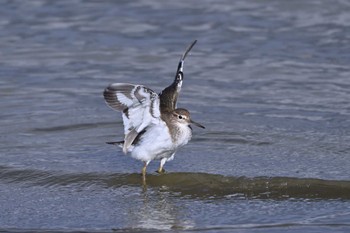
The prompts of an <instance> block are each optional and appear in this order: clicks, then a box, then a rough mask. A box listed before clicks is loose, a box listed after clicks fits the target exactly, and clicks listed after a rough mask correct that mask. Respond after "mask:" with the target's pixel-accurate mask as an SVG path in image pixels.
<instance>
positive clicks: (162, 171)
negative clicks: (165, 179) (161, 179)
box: [157, 158, 167, 174]
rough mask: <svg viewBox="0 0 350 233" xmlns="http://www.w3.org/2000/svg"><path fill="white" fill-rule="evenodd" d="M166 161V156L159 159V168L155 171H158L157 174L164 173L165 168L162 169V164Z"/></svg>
mask: <svg viewBox="0 0 350 233" xmlns="http://www.w3.org/2000/svg"><path fill="white" fill-rule="evenodd" d="M166 161H167V158H162V160H160V165H159V168H158V170H157V172H158V173H159V174H163V173H165V170H164V168H163V166H164V164H165V162H166Z"/></svg>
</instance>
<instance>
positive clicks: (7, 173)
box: [0, 166, 350, 200]
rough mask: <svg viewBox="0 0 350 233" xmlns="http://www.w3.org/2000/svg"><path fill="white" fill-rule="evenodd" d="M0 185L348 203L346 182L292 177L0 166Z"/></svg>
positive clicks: (349, 190)
mask: <svg viewBox="0 0 350 233" xmlns="http://www.w3.org/2000/svg"><path fill="white" fill-rule="evenodd" d="M0 182H2V183H16V184H22V185H24V186H44V187H48V188H67V187H68V188H85V187H89V188H95V189H103V188H119V187H122V186H133V187H145V186H146V187H149V188H159V189H160V190H165V191H170V192H174V193H177V194H179V195H180V196H184V197H189V198H191V197H200V198H229V197H236V198H240V197H243V198H261V199H265V198H274V199H292V198H307V199H344V200H349V199H350V181H345V180H323V179H315V178H295V177H253V178H250V177H234V176H223V175H216V174H207V173H186V172H184V173H176V172H175V173H168V174H162V175H158V174H148V175H147V182H146V184H143V182H142V179H141V176H140V174H136V173H131V174H129V173H60V172H52V171H40V170H33V169H18V168H12V167H6V166H0Z"/></svg>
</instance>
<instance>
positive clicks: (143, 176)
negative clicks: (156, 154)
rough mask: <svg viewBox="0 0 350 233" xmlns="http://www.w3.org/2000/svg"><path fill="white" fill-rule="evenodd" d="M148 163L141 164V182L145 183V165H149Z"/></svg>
mask: <svg viewBox="0 0 350 233" xmlns="http://www.w3.org/2000/svg"><path fill="white" fill-rule="evenodd" d="M149 162H150V161H147V162H143V168H142V171H141V174H142V180H143V182H145V181H146V169H147V165H148V164H149Z"/></svg>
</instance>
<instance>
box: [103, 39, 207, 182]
mask: <svg viewBox="0 0 350 233" xmlns="http://www.w3.org/2000/svg"><path fill="white" fill-rule="evenodd" d="M196 42H197V41H196V40H195V41H193V42H192V43H191V45H190V46H189V47H188V48H187V49H186V51H185V53H184V54H183V55H182V57H181V59H180V62H179V65H178V68H177V71H176V75H175V80H174V81H173V83H172V84H171V85H170V86H168V87H167V88H165V89H164V90H163V91H162V92H161V93H160V94H159V95H158V94H156V93H155V92H154V91H152V90H151V89H149V88H147V87H145V86H143V85H135V84H129V83H113V84H110V85H109V86H108V87H107V88H106V89H105V90H104V93H103V95H104V98H105V101H106V103H107V105H108V106H110V107H111V108H112V109H114V110H118V111H121V112H122V117H123V123H124V140H123V141H119V142H107V143H108V144H115V145H118V146H120V147H122V148H123V152H124V153H125V154H127V153H130V155H131V157H133V158H135V159H138V160H141V161H143V163H144V166H143V168H142V177H143V179H144V180H145V179H146V168H147V165H148V164H149V163H150V162H151V161H152V160H155V159H158V160H160V166H159V169H158V170H157V172H158V173H164V171H165V170H164V169H163V166H164V164H165V163H166V162H167V161H171V160H173V159H174V155H175V153H176V151H177V150H178V149H179V148H180V147H182V146H184V145H186V144H187V143H188V141H189V140H190V139H191V137H192V128H191V126H190V125H191V124H194V125H196V126H198V127H201V128H204V126H203V125H201V124H199V123H197V122H195V121H193V120H192V119H191V117H190V113H189V111H187V110H186V109H184V108H176V102H177V98H178V95H179V92H180V90H181V86H182V82H183V77H184V74H183V66H184V60H185V58H186V56H187V54H188V53H189V52H190V50H191V49H192V47H193V46H194V45H195V43H196Z"/></svg>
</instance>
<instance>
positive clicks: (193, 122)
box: [190, 120, 205, 129]
mask: <svg viewBox="0 0 350 233" xmlns="http://www.w3.org/2000/svg"><path fill="white" fill-rule="evenodd" d="M190 122H191V124H194V125H195V126H198V127H200V128H202V129H205V127H204V126H203V125H201V124H199V123H197V122H195V121H193V120H191V121H190Z"/></svg>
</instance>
